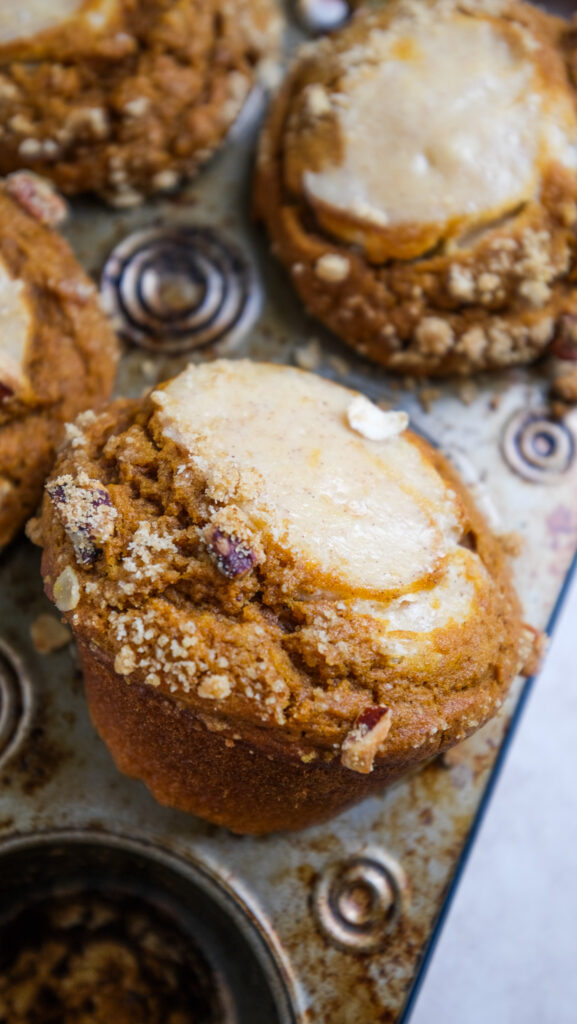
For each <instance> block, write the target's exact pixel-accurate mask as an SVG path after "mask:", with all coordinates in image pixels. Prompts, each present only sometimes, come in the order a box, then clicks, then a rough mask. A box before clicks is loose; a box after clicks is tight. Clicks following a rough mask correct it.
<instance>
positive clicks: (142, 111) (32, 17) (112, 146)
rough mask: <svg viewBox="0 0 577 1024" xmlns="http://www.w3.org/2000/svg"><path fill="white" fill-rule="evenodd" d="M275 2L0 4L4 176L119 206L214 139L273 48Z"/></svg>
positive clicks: (41, 0)
mask: <svg viewBox="0 0 577 1024" xmlns="http://www.w3.org/2000/svg"><path fill="white" fill-rule="evenodd" d="M279 25H280V21H279V15H278V11H277V8H276V3H275V0H237V2H236V3H230V0H49V2H48V0H24V2H19V3H17V2H16V0H10V2H8V3H6V2H4V3H3V4H2V5H1V9H0V131H1V136H0V137H1V142H2V145H1V147H0V173H4V174H6V173H8V172H10V171H13V170H15V169H17V168H23V167H26V168H31V169H32V170H34V171H37V172H38V173H41V174H42V175H44V176H45V177H48V178H51V179H52V181H54V182H55V183H56V184H57V185H58V187H59V189H60V190H61V191H62V192H64V193H65V194H68V195H72V194H74V193H77V192H85V191H92V192H97V193H99V194H100V195H102V196H103V197H104V198H105V199H107V200H108V201H110V202H111V203H113V204H114V205H116V206H132V205H135V204H137V203H139V202H140V201H141V200H142V199H143V198H144V197H145V196H146V195H148V194H149V193H152V192H156V191H163V190H167V189H172V188H174V187H175V186H176V185H177V184H178V183H179V181H180V180H181V178H183V177H189V176H190V175H192V174H194V173H195V172H196V170H197V169H198V167H199V166H200V165H201V164H202V163H203V162H204V161H205V160H206V159H207V158H208V157H209V156H210V155H211V153H212V152H213V151H214V150H215V148H216V147H217V146H218V145H219V144H220V142H221V141H222V139H223V138H224V136H225V135H226V132H227V131H228V129H229V128H230V126H231V124H232V123H233V121H234V120H235V119H236V117H237V115H238V113H239V111H240V110H241V108H242V106H243V104H244V101H245V100H246V98H247V96H248V93H249V91H250V89H251V88H252V86H253V84H254V82H255V80H256V77H257V75H258V72H259V67H260V66H261V65H262V62H263V61H264V60H265V59H266V58H268V57H269V56H270V54H271V53H273V52H274V51H275V49H276V45H277V40H278V35H279Z"/></svg>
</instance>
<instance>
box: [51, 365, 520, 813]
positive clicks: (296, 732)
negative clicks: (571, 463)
mask: <svg viewBox="0 0 577 1024" xmlns="http://www.w3.org/2000/svg"><path fill="white" fill-rule="evenodd" d="M406 426H407V420H406V416H404V414H401V413H397V412H394V413H386V412H383V411H382V410H380V409H379V408H378V407H376V406H374V405H373V404H372V403H371V402H370V401H369V400H368V399H366V398H364V397H361V396H359V395H357V394H356V393H355V392H352V391H349V390H348V389H346V388H343V387H340V386H338V385H336V384H332V383H330V382H328V381H325V380H323V379H322V378H320V377H317V376H315V375H313V374H309V373H305V372H303V371H301V370H297V369H293V368H289V367H279V366H272V365H267V364H255V363H250V362H248V361H240V362H227V361H224V360H223V361H217V362H214V363H210V364H205V365H203V366H190V367H189V368H188V369H187V370H185V371H184V372H183V373H182V374H180V376H178V377H176V378H175V379H174V380H172V381H170V382H169V383H167V384H165V385H163V386H162V387H161V388H159V389H158V390H156V391H154V392H153V393H152V394H151V395H150V396H149V397H147V398H145V399H142V400H140V401H137V402H127V401H124V402H117V403H115V404H113V405H111V406H110V407H109V409H108V410H107V411H104V412H103V413H101V415H100V416H98V417H97V418H96V419H95V420H94V421H93V422H91V423H90V424H89V425H88V426H87V427H85V428H83V430H82V434H81V436H79V437H77V438H76V439H75V442H74V444H73V445H69V446H68V448H65V449H64V450H63V451H62V453H61V455H60V458H59V460H58V463H57V465H56V467H55V470H54V473H53V476H52V478H51V480H50V481H49V483H48V485H47V494H46V497H45V501H44V506H43V518H42V530H43V543H44V554H43V574H44V580H45V585H46V591H47V593H48V595H49V597H51V598H52V599H53V600H54V601H55V602H56V605H57V607H58V608H59V609H60V610H61V611H62V612H63V613H64V614H65V617H66V619H67V621H68V622H69V624H70V625H71V627H72V630H73V632H74V635H75V638H76V641H77V643H78V646H79V650H80V655H81V659H82V664H83V669H84V675H85V687H86V694H87V698H88V702H89V706H90V710H91V714H92V718H93V721H94V723H95V725H96V728H97V729H98V731H99V733H100V734H101V736H102V738H103V739H104V741H105V742H106V743H107V744H108V746H109V748H110V750H111V751H112V754H113V756H114V758H115V760H116V762H117V764H118V766H119V768H120V769H121V770H122V771H124V772H126V773H127V774H129V775H132V776H135V777H137V778H140V779H143V780H144V781H145V782H146V784H147V785H148V786H149V787H150V789H151V790H152V792H153V793H154V795H155V796H156V798H157V799H158V800H159V801H160V802H161V803H165V804H169V805H171V806H173V807H177V808H180V809H182V810H185V811H190V812H193V813H194V814H198V815H200V816H201V817H203V818H207V819H208V820H210V821H213V822H217V823H219V824H223V825H227V826H228V827H229V828H231V829H233V830H235V831H238V832H253V833H259V832H267V831H271V830H274V829H281V828H302V827H304V826H306V825H310V824H313V823H315V822H317V821H320V820H322V819H325V818H328V817H330V816H331V815H333V814H335V813H336V812H338V811H339V810H341V809H342V808H343V807H346V806H347V805H349V804H352V803H354V802H355V801H358V800H360V799H362V798H363V797H365V796H366V795H368V794H370V793H373V792H375V791H377V790H379V789H380V788H382V786H383V785H384V784H386V783H388V782H391V781H392V780H393V779H395V778H397V777H398V776H400V775H402V774H403V773H404V772H406V771H407V770H408V769H411V768H413V767H415V766H417V765H419V764H420V763H422V762H424V761H426V760H428V759H429V758H431V757H432V756H434V755H435V754H437V753H438V752H440V751H442V750H444V749H446V748H447V747H449V746H450V745H451V744H453V743H455V742H456V741H458V740H460V739H462V738H463V737H464V736H466V735H467V734H469V733H471V732H473V731H474V730H475V729H477V728H478V726H480V725H481V724H482V723H483V722H484V721H485V720H486V719H487V718H489V717H490V716H491V715H492V714H493V713H494V712H495V711H496V709H497V708H498V707H499V706H500V704H501V702H502V700H503V696H504V694H505V693H506V691H507V689H508V687H509V684H510V683H511V680H512V679H513V677H514V676H515V674H516V672H517V670H518V669H519V668H520V662H521V661H523V662H524V661H525V660H527V659H528V658H529V657H530V654H531V651H530V650H529V647H532V646H533V637H532V635H531V634H530V633H527V631H526V630H525V629H524V627H523V626H522V623H521V619H520V614H519V606H518V602H517V598H516V596H515V593H514V591H513V588H512V585H511V580H510V575H509V570H508V567H507V565H506V562H505V558H504V554H503V550H502V548H501V546H500V544H499V542H498V541H497V540H496V539H495V538H494V537H493V536H492V535H491V533H490V531H489V529H488V527H487V525H486V523H485V521H484V519H483V518H482V516H481V515H480V514H479V512H478V511H477V509H476V508H475V506H474V505H473V503H472V501H471V498H470V497H469V495H468V493H467V492H466V491H465V489H464V487H463V485H462V484H461V482H460V481H459V479H458V478H457V476H456V474H455V472H454V470H453V469H451V468H450V467H449V465H448V464H447V463H446V461H445V460H444V459H443V458H442V456H441V455H440V454H439V453H438V452H436V451H434V450H433V449H432V448H431V447H430V446H429V445H428V444H426V443H425V442H424V441H423V440H421V439H420V438H418V437H416V436H415V435H414V434H412V433H411V432H409V431H408V430H407V429H406ZM529 641H530V642H529ZM526 645H528V646H527V649H526V650H525V646H526Z"/></svg>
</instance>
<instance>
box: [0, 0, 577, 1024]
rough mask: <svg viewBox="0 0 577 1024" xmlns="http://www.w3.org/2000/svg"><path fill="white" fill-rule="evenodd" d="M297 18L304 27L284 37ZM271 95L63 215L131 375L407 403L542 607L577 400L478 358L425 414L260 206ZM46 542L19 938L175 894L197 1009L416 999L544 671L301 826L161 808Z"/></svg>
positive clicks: (18, 676)
mask: <svg viewBox="0 0 577 1024" xmlns="http://www.w3.org/2000/svg"><path fill="white" fill-rule="evenodd" d="M320 2H321V0H319V3H320ZM337 6H338V5H335V9H336V7H337ZM299 37H300V30H297V29H296V28H295V27H293V28H292V29H290V30H289V45H290V46H293V45H294V43H295V42H296V41H297V40H298V38H299ZM263 108H264V97H263V96H262V95H261V94H259V93H258V92H255V94H254V95H253V96H252V97H251V99H250V101H249V104H248V107H247V109H246V110H245V112H244V114H243V115H242V116H241V119H240V121H239V123H238V124H237V125H236V126H235V128H234V129H233V132H232V133H231V136H230V137H229V140H228V143H227V145H226V146H225V147H224V149H223V151H222V152H221V153H220V154H219V155H218V156H217V157H216V159H214V160H213V162H212V163H211V165H210V166H209V167H208V169H207V170H205V171H204V173H203V174H202V175H201V177H200V178H199V179H198V181H196V182H194V183H193V184H192V185H190V186H189V187H188V188H187V189H185V190H184V191H182V192H179V193H178V194H177V195H174V196H171V197H168V198H165V199H161V200H157V201H155V202H152V203H149V204H148V205H147V206H145V207H144V208H139V209H135V210H133V211H122V212H114V211H109V210H105V209H104V208H103V207H102V206H101V205H99V204H96V203H90V202H83V203H78V204H74V206H73V216H72V218H71V220H70V222H69V224H68V227H67V233H68V236H69V238H70V240H71V242H72V244H73V246H74V248H75V250H76V252H77V253H78V255H79V257H80V259H81V261H82V262H83V263H84V265H85V266H86V268H87V269H88V270H89V271H90V272H91V273H92V274H93V275H95V276H96V277H97V278H99V279H100V278H101V279H102V290H103V299H104V302H105V305H106V308H107V309H108V310H109V311H111V312H112V313H113V315H114V316H115V318H116V319H117V321H118V326H119V328H121V330H122V332H123V334H124V336H125V337H126V339H127V340H126V350H125V354H124V357H123V360H122V365H121V369H120V373H119V380H118V392H119V393H121V394H132V395H138V394H140V393H141V392H142V391H143V390H145V389H147V388H149V387H151V386H152V385H153V384H155V383H156V382H157V381H159V380H162V379H166V378H167V377H169V376H171V375H173V374H174V373H175V372H177V371H178V370H179V369H180V368H181V367H182V366H183V365H185V363H186V362H187V361H188V360H189V359H193V360H195V361H202V360H205V359H212V358H214V357H215V355H220V354H223V353H226V354H228V355H230V354H234V355H239V356H249V357H251V358H254V359H267V360H271V361H275V362H294V361H295V360H296V361H298V362H300V363H303V362H312V363H313V364H315V368H316V369H318V372H321V373H323V374H324V375H326V376H328V377H331V378H334V379H337V380H339V381H341V382H343V383H347V384H350V385H352V386H354V387H357V388H359V389H360V390H362V391H364V392H365V393H366V394H368V395H369V396H370V397H372V398H374V399H378V400H388V401H390V402H392V403H393V404H394V405H395V406H397V407H402V408H404V409H406V410H407V412H408V413H409V415H410V418H411V422H412V425H413V427H414V428H415V429H417V430H419V431H421V432H422V433H423V434H425V435H426V436H427V437H429V438H430V439H431V440H432V441H433V442H434V443H435V444H437V445H439V447H440V448H441V449H442V451H443V452H445V453H446V454H447V455H448V456H449V457H451V458H452V459H453V460H454V461H455V463H456V464H457V466H458V468H459V469H460V471H461V472H462V473H463V474H464V475H465V477H466V479H467V482H468V483H469V485H470V486H471V487H472V488H473V490H474V491H475V492H476V496H477V498H478V500H479V501H480V502H481V503H482V504H483V506H484V508H485V511H486V512H487V514H488V515H489V516H490V518H491V519H492V521H493V523H494V525H495V527H496V528H497V529H499V530H501V531H503V532H510V531H518V532H519V533H520V534H522V535H523V537H524V538H525V545H524V547H523V550H522V552H521V554H520V556H519V557H518V559H517V560H516V565H515V575H516V581H517V586H518V588H519V592H520V594H521V597H522V599H523V603H524V606H525V614H526V617H527V619H528V621H530V622H531V623H533V624H534V625H536V626H539V627H541V628H545V627H546V626H547V624H548V623H549V621H550V620H551V618H552V615H553V612H554V609H555V607H556V605H557V602H558V600H559V595H560V594H561V592H562V590H563V586H564V582H565V580H566V579H567V577H568V574H569V572H570V568H571V566H572V563H573V560H574V555H575V550H576V548H577V511H575V510H576V509H577V459H576V455H575V449H576V445H577V413H574V414H571V415H570V416H569V417H567V418H566V419H565V421H564V422H563V423H560V422H557V421H554V420H552V419H551V417H550V415H549V413H548V411H547V402H546V400H545V391H546V388H547V381H546V370H545V369H544V368H543V366H541V367H537V368H534V369H529V370H515V371H513V372H512V373H506V374H499V375H491V376H488V375H486V376H484V377H482V378H481V379H480V380H477V381H476V382H475V385H474V387H468V388H467V390H466V394H465V397H466V400H467V402H468V403H469V404H465V402H464V401H463V388H462V384H459V383H458V382H444V383H441V384H438V383H437V382H435V385H434V386H435V389H438V391H439V394H438V396H437V397H436V399H435V400H434V402H433V404H432V408H431V409H430V411H429V412H426V411H425V410H424V408H423V403H422V402H421V401H419V394H418V392H417V391H416V390H415V389H412V388H411V387H406V386H404V385H403V382H402V381H397V380H395V379H394V378H392V377H391V376H390V375H387V374H386V373H384V372H383V371H381V370H379V369H378V368H375V367H374V366H370V365H368V364H367V363H364V362H363V361H361V360H360V359H358V358H356V357H354V356H353V355H352V354H351V353H350V352H349V351H348V350H347V349H346V348H345V347H344V346H343V345H341V344H340V343H339V342H337V341H336V340H335V339H334V338H332V337H331V336H330V335H329V334H328V333H327V332H325V331H324V330H323V329H322V328H321V327H320V326H319V325H318V324H317V323H315V322H313V321H312V320H310V319H309V318H307V316H306V314H305V313H304V312H303V310H302V308H301V307H300V303H299V301H298V299H297V298H296V296H295V295H294V293H293V291H292V289H291V287H290V285H289V282H288V280H287V279H286V277H285V275H284V273H283V271H282V269H281V268H280V267H279V266H277V265H276V264H275V262H274V260H273V259H271V256H270V253H269V248H268V243H267V241H266V239H265V238H264V236H263V235H262V234H261V233H260V231H259V230H258V229H257V228H255V226H254V225H253V224H252V223H251V219H250V173H251V166H252V162H253V158H254V142H255V135H256V132H257V128H258V124H259V121H260V117H261V115H262V111H263ZM313 339H314V342H313ZM317 361H318V366H316V363H317ZM423 397H424V396H421V398H423ZM39 563H40V556H39V553H38V551H37V550H35V549H34V548H33V547H32V546H31V545H30V544H29V543H28V542H26V541H24V540H22V541H19V542H18V543H16V544H14V545H13V546H12V547H11V548H10V549H9V550H7V551H5V552H4V554H3V555H2V557H1V559H0V623H1V626H0V954H1V952H2V947H3V941H4V944H5V943H6V942H7V941H8V938H7V937H8V936H10V935H13V934H14V932H13V928H14V922H15V920H16V919H17V917H18V915H19V914H27V913H32V912H33V911H34V907H35V906H39V907H41V908H42V907H43V906H44V905H45V901H46V900H49V901H50V900H55V901H56V903H57V904H58V901H62V900H63V899H70V900H72V901H73V903H74V904H75V905H77V903H78V901H79V900H80V901H81V900H82V898H83V897H82V893H83V892H84V894H85V896H84V898H85V899H86V900H87V901H88V902H89V901H90V899H91V898H92V895H93V894H94V892H97V893H100V894H102V895H103V898H106V899H109V900H114V899H119V900H122V899H125V898H128V897H130V899H134V900H140V901H141V903H142V906H143V908H144V910H143V913H144V912H148V911H150V913H151V914H153V916H154V913H156V911H155V909H154V908H158V907H161V908H163V913H164V914H165V915H168V916H169V917H170V920H171V921H172V922H173V925H174V927H175V928H177V929H178V930H179V933H180V934H182V935H183V936H185V938H186V941H187V942H188V943H189V945H190V948H191V950H194V949H196V950H197V951H198V958H197V960H196V961H195V963H197V965H198V964H200V965H201V967H198V970H199V971H200V974H201V975H202V976H203V978H202V979H201V981H202V985H204V986H205V989H206V991H208V990H210V991H211V992H212V1002H211V1000H210V999H209V1000H208V1002H207V1003H206V1005H205V1004H202V1005H201V1003H197V1004H195V1006H194V1007H193V1006H192V1004H191V1020H192V1019H193V1016H192V1013H193V1011H194V1013H196V1014H197V1016H196V1017H194V1019H198V1020H200V1021H201V1022H202V1024H211V1022H212V1021H213V1020H218V1021H219V1024H229V1022H231V1024H232V1022H234V1024H245V1022H247V1024H248V1022H251V1024H260V1022H262V1024H276V1022H277V1021H278V1022H279V1024H281V1022H282V1024H289V1022H290V1024H297V1022H299V1024H303V1022H305V1021H306V1022H307V1024H353V1022H354V1024H373V1022H376V1021H388V1022H394V1021H401V1020H403V1019H406V1009H407V1007H408V1006H409V1004H410V1001H411V992H414V990H415V986H416V984H417V982H418V978H419V973H420V970H421V966H422V964H423V961H424V960H425V959H426V953H427V950H428V948H429V946H430V943H431V940H432V937H433V935H434V933H435V928H436V925H437V922H438V920H439V918H440V916H441V915H442V912H443V908H444V907H446V903H447V899H448V897H449V894H450V891H451V886H452V883H453V880H454V878H455V876H456V874H458V872H459V871H460V870H461V868H462V865H463V861H464V857H465V852H466V850H467V848H468V845H469V843H470V841H471V837H472V835H473V834H474V829H475V825H476V822H477V820H478V817H479V815H480V813H481V811H482V807H483V805H484V802H485V801H486V799H487V796H488V793H489V792H490V789H491V786H492V783H493V781H494V779H495V776H496V773H497V771H498V768H499V765H500V763H501V761H502V758H503V756H504V751H505V747H506V739H507V738H509V737H510V735H511V731H512V730H511V725H512V724H514V722H515V721H516V719H517V717H518V714H519V711H520V708H521V706H522V704H523V701H524V699H525V697H526V694H527V692H528V691H527V687H528V685H529V684H521V683H520V682H517V683H516V684H515V685H514V687H513V690H512V693H511V695H510V697H509V698H508V700H507V701H506V703H505V705H504V707H503V708H502V710H501V713H500V714H499V716H498V717H497V718H496V719H495V720H493V721H492V722H490V723H489V724H488V725H486V726H485V727H484V728H483V729H482V730H481V731H480V732H479V733H477V734H476V735H475V736H474V737H472V738H471V739H469V740H468V741H466V742H465V743H463V744H462V745H460V746H459V747H457V748H455V749H453V750H452V751H450V752H449V753H448V754H446V755H444V756H443V757H441V758H439V759H437V760H435V761H434V762H432V763H431V764H429V765H428V766H427V767H425V768H424V769H423V770H421V771H420V772H418V773H417V774H414V775H413V776H412V777H410V778H408V779H406V780H404V781H402V782H400V783H398V784H397V785H395V786H394V787H392V788H391V789H389V790H388V791H387V792H385V793H383V795H382V796H380V797H376V798H372V799H370V800H368V801H366V802H365V803H364V804H362V805H360V806H358V807H356V808H354V809H353V810H351V811H349V812H347V813H346V814H343V815H341V816H340V817H339V818H337V819H336V820H334V821H332V822H329V823H328V824H327V825H322V826H318V827H316V828H313V829H310V830H308V831H306V832H303V833H300V834H297V835H294V834H292V835H273V836H267V837H264V838H257V839H255V838H246V837H243V838H240V837H236V836H233V835H231V834H230V833H228V832H226V831H224V830H221V829H217V828H215V827H214V826H211V825H207V824H204V823H203V822H201V821H199V820H198V819H195V818H192V817H188V816H185V815H183V814H180V813H177V812H173V811H171V810H168V809H166V808H163V807H161V806H159V805H158V804H156V803H155V801H154V800H153V799H152V797H151V796H150V795H149V793H148V792H147V790H146V789H145V787H144V786H143V785H142V784H141V783H139V782H135V781H132V780H130V779H128V778H126V777H124V776H122V775H120V774H119V773H118V771H117V770H116V769H115V767H114V765H113V763H112V760H111V758H110V756H109V754H108V752H107V750H106V749H105V747H104V745H103V744H102V743H101V741H100V740H99V739H98V737H97V736H96V734H95V732H94V730H93V728H92V726H91V724H90V721H89V717H88V712H87V709H86V706H85V704H84V701H83V697H82V693H81V680H80V674H79V670H78V665H77V662H76V660H75V657H74V651H73V649H72V648H67V649H64V650H61V651H59V652H55V653H52V654H48V655H39V654H38V653H37V652H36V651H35V650H34V648H33V646H32V644H31V640H30V627H31V625H32V623H33V622H35V621H36V619H37V618H38V616H39V615H40V614H42V613H46V612H48V613H52V612H53V609H52V608H51V607H50V606H49V604H48V602H47V600H46V598H45V597H44V596H43V594H42V586H41V582H40V575H39ZM254 799H255V801H258V799H259V795H258V792H255V793H254ZM91 894H92V895H91ZM43 901H44V902H43ZM59 905H60V904H59ZM146 908H148V911H147V910H146ZM151 908H152V909H151ZM10 929H12V931H11V930H10ZM0 964H1V959H0ZM193 973H194V971H193ZM199 984H200V982H199ZM203 991H204V989H203ZM191 998H192V997H191ZM193 1002H194V1000H193ZM201 1002H202V1000H201ZM203 1014H204V1016H203ZM211 1014H212V1016H211Z"/></svg>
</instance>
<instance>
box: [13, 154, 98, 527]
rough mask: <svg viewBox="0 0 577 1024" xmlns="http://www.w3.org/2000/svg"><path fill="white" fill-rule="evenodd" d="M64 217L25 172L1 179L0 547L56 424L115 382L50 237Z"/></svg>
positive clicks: (22, 508)
mask: <svg viewBox="0 0 577 1024" xmlns="http://www.w3.org/2000/svg"><path fill="white" fill-rule="evenodd" d="M65 213H66V207H65V205H64V203H63V201H62V199H61V198H60V197H59V196H58V195H57V194H56V193H55V192H54V191H53V190H52V188H51V187H50V185H49V184H48V183H47V182H45V181H43V180H42V179H40V178H38V177H36V176H35V175H33V174H30V173H28V172H20V173H17V174H14V175H11V176H10V177H8V178H7V179H6V180H4V181H0V225H1V232H0V546H1V545H4V544H6V543H7V542H8V541H9V540H10V539H11V538H12V536H13V535H14V533H15V532H16V530H17V529H18V528H19V527H20V526H22V525H23V524H24V522H25V521H26V519H27V518H28V516H29V515H30V514H31V513H32V512H33V511H34V508H35V507H36V505H37V503H38V500H39V499H40V497H41V495H42V486H43V483H44V481H45V479H46V476H47V474H48V473H49V471H50V468H51V466H52V463H53V461H54V455H55V450H56V447H57V445H58V443H59V441H60V439H61V437H62V434H63V433H64V424H65V423H66V422H67V421H68V420H71V419H73V418H74V417H75V416H77V415H78V413H79V412H80V410H81V409H85V408H87V407H90V406H94V405H97V404H99V403H101V402H102V401H104V400H106V399H107V398H108V397H109V395H110V391H111V389H112V384H113V382H114V375H115V370H116V360H117V354H118V353H117V343H116V339H115V337H114V334H113V332H112V329H111V328H110V326H109V324H108V322H107V320H106V318H105V316H104V314H103V313H102V310H101V308H100V304H99V301H98V295H97V292H96V288H95V286H94V283H93V282H92V281H91V280H90V278H89V277H88V276H87V275H86V274H85V273H84V271H83V270H82V268H81V267H80V266H79V264H78V262H77V261H76V259H75V258H74V256H73V254H72V252H71V251H70V249H69V247H68V246H67V244H66V243H65V242H64V240H63V239H62V238H61V237H60V236H59V235H58V234H57V232H56V231H53V230H51V227H53V226H54V225H56V224H58V223H59V222H60V221H61V220H62V219H63V218H64V216H65Z"/></svg>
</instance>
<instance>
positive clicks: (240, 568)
mask: <svg viewBox="0 0 577 1024" xmlns="http://www.w3.org/2000/svg"><path fill="white" fill-rule="evenodd" d="M204 541H205V544H206V547H207V550H208V553H209V555H210V557H211V559H212V561H213V562H214V564H215V565H216V567H217V569H218V571H219V572H221V573H222V575H223V576H226V577H227V578H228V579H229V580H234V579H237V578H238V577H239V576H246V574H247V572H250V570H251V569H252V567H253V565H254V564H255V563H256V560H257V556H256V554H255V552H254V551H253V550H252V549H251V548H249V547H248V546H247V544H246V543H245V542H244V541H242V540H239V539H238V537H235V536H231V535H229V534H228V533H224V532H223V530H221V529H219V527H218V526H215V527H213V528H211V529H210V530H209V532H208V533H207V534H205V538H204Z"/></svg>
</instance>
